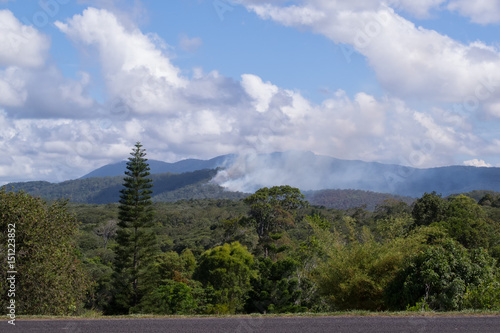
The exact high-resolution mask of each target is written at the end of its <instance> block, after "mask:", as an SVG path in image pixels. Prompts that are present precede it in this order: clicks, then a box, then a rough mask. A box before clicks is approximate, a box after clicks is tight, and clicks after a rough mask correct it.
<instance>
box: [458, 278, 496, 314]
mask: <svg viewBox="0 0 500 333" xmlns="http://www.w3.org/2000/svg"><path fill="white" fill-rule="evenodd" d="M497 275H498V272H497ZM463 308H464V309H481V310H497V311H499V310H500V281H498V277H497V279H496V280H489V281H488V280H486V281H483V282H481V283H480V284H478V285H470V286H468V287H467V290H466V291H465V294H464V298H463Z"/></svg>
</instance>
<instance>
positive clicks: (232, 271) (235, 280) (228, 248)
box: [193, 242, 257, 313]
mask: <svg viewBox="0 0 500 333" xmlns="http://www.w3.org/2000/svg"><path fill="white" fill-rule="evenodd" d="M256 273H257V272H256V270H255V268H254V261H253V256H252V254H251V253H250V252H248V250H247V249H246V247H244V246H242V245H241V244H240V243H238V242H233V243H231V244H227V243H226V244H224V245H222V246H217V247H215V248H213V249H210V250H208V251H205V252H204V253H203V254H202V255H201V257H200V259H199V263H198V267H197V268H196V270H195V273H194V276H193V278H194V279H196V280H198V281H201V282H202V283H203V286H204V287H212V288H213V289H214V290H215V294H216V297H215V306H216V308H217V309H216V310H215V312H222V313H235V312H237V311H241V310H242V309H243V306H244V304H245V301H246V299H247V295H248V292H249V291H250V289H251V284H250V279H251V278H252V277H255V276H256Z"/></svg>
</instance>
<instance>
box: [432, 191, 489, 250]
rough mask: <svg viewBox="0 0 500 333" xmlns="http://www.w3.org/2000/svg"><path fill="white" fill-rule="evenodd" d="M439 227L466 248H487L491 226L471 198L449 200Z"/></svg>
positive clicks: (460, 197) (462, 197)
mask: <svg viewBox="0 0 500 333" xmlns="http://www.w3.org/2000/svg"><path fill="white" fill-rule="evenodd" d="M440 225H442V226H443V227H444V228H445V229H446V230H447V231H448V233H449V235H450V236H451V237H452V238H454V239H456V240H457V241H458V242H460V243H461V244H462V245H464V246H465V247H467V248H478V247H485V248H487V247H488V246H489V235H490V233H491V231H492V230H491V228H492V226H491V225H490V224H489V222H488V221H487V217H486V214H485V213H484V211H483V210H482V209H481V207H480V206H479V205H477V204H476V202H475V201H474V200H473V199H471V198H468V197H466V196H464V195H461V196H458V197H455V198H451V199H450V201H449V203H448V205H447V208H446V211H445V213H444V216H443V222H441V223H440Z"/></svg>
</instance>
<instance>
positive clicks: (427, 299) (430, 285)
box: [386, 239, 496, 311]
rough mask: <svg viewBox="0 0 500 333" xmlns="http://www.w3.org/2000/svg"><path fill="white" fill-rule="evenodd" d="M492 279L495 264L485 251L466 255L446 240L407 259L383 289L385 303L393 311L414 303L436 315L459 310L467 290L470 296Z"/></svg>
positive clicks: (463, 249)
mask: <svg viewBox="0 0 500 333" xmlns="http://www.w3.org/2000/svg"><path fill="white" fill-rule="evenodd" d="M495 276H496V265H495V260H494V259H493V258H492V257H491V256H489V255H488V253H487V251H485V250H482V249H474V250H470V251H469V250H467V249H466V248H464V247H463V246H462V245H460V244H459V243H457V242H455V241H454V240H451V239H448V240H445V241H443V242H442V243H441V244H438V245H433V246H430V247H428V248H427V249H426V250H424V251H422V252H420V253H419V254H417V255H414V256H412V257H410V258H409V259H408V264H407V267H406V268H405V269H403V270H401V271H400V272H399V273H398V275H397V277H396V278H395V279H394V280H393V281H392V282H391V284H390V285H389V286H388V288H387V289H386V301H387V304H388V305H389V307H390V308H391V309H393V310H404V309H406V308H408V307H412V306H414V305H415V304H417V303H419V304H421V305H422V306H425V305H427V306H428V308H429V309H432V310H436V311H452V310H461V309H463V308H464V296H465V293H466V289H467V288H469V290H470V292H471V293H472V292H473V290H475V289H476V288H477V287H479V286H481V284H483V283H485V282H488V281H491V280H494V279H495ZM472 298H473V295H471V299H472Z"/></svg>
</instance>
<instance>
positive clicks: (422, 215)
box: [412, 192, 448, 226]
mask: <svg viewBox="0 0 500 333" xmlns="http://www.w3.org/2000/svg"><path fill="white" fill-rule="evenodd" d="M447 207H448V203H447V202H446V200H444V199H443V198H441V195H438V194H436V192H432V193H425V194H424V195H423V196H422V197H421V198H420V199H418V200H417V201H416V202H415V204H414V205H413V210H412V216H413V218H414V219H415V225H416V226H419V225H430V224H431V223H434V222H440V221H442V220H443V219H444V215H445V212H446V209H447Z"/></svg>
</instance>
